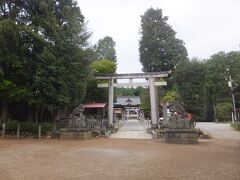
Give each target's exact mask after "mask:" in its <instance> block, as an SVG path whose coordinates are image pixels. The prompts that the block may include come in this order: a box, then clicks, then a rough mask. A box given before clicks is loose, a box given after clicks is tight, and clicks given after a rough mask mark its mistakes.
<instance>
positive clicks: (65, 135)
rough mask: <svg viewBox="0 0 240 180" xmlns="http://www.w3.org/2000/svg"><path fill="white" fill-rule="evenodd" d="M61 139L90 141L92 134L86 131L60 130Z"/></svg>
mask: <svg viewBox="0 0 240 180" xmlns="http://www.w3.org/2000/svg"><path fill="white" fill-rule="evenodd" d="M60 138H61V139H80V140H84V139H92V132H91V131H89V130H87V129H72V128H67V129H61V133H60Z"/></svg>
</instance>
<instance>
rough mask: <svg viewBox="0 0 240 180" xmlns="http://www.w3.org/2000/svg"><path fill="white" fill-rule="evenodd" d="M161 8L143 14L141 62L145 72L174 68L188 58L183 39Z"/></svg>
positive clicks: (140, 48)
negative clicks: (177, 35)
mask: <svg viewBox="0 0 240 180" xmlns="http://www.w3.org/2000/svg"><path fill="white" fill-rule="evenodd" d="M167 20H168V17H166V16H163V15H162V10H161V9H153V8H150V9H148V10H147V11H146V12H145V13H144V15H143V16H141V32H140V34H141V39H140V47H139V52H140V62H141V64H142V65H143V71H144V72H151V71H165V70H172V69H173V68H174V66H175V65H176V64H177V63H178V62H180V61H182V60H186V58H187V50H186V48H185V47H184V43H183V41H182V40H180V39H177V38H176V32H175V31H174V30H173V29H172V27H171V26H170V25H169V24H168V23H167Z"/></svg>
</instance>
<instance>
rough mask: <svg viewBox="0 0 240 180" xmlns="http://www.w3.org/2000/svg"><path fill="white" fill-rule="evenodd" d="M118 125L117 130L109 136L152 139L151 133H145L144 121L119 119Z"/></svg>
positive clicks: (146, 126) (145, 123)
mask: <svg viewBox="0 0 240 180" xmlns="http://www.w3.org/2000/svg"><path fill="white" fill-rule="evenodd" d="M118 126H119V129H118V131H117V132H116V133H114V134H112V135H111V136H110V138H124V139H152V135H151V134H148V133H147V128H148V124H147V122H146V121H144V122H139V121H138V120H121V121H119V123H118Z"/></svg>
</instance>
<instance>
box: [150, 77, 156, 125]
mask: <svg viewBox="0 0 240 180" xmlns="http://www.w3.org/2000/svg"><path fill="white" fill-rule="evenodd" d="M154 81H155V79H154V78H152V77H149V93H150V101H151V120H152V128H157V122H158V119H157V117H158V115H157V99H156V89H155V85H154Z"/></svg>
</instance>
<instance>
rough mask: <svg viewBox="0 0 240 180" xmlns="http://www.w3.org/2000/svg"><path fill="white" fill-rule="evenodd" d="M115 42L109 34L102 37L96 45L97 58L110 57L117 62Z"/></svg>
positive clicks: (109, 58)
mask: <svg viewBox="0 0 240 180" xmlns="http://www.w3.org/2000/svg"><path fill="white" fill-rule="evenodd" d="M115 44H116V43H115V42H114V41H113V39H112V38H111V37H109V36H106V37H104V38H103V39H100V40H99V41H98V43H97V44H96V45H95V53H96V55H97V59H108V60H111V61H114V62H116V61H117V57H116V50H115Z"/></svg>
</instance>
